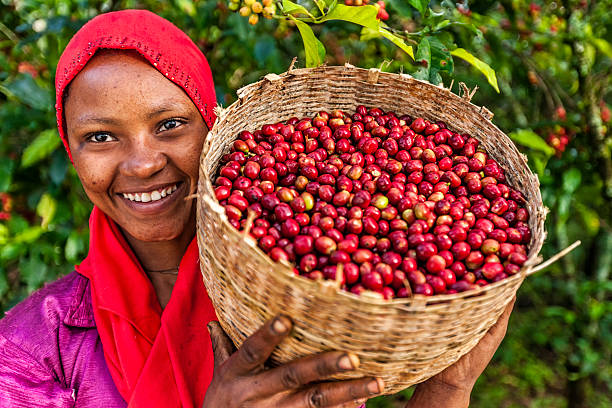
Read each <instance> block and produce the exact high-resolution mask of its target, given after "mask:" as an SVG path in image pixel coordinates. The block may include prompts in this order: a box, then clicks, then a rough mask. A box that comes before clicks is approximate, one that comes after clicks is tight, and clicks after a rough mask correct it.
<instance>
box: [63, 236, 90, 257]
mask: <svg viewBox="0 0 612 408" xmlns="http://www.w3.org/2000/svg"><path fill="white" fill-rule="evenodd" d="M85 244H86V243H85V239H84V238H83V237H82V236H81V235H79V234H78V233H77V232H76V231H72V232H71V233H70V236H69V237H68V239H67V240H66V249H65V254H66V259H67V260H68V261H70V262H78V261H79V256H80V255H81V254H82V252H83V251H84V250H85Z"/></svg>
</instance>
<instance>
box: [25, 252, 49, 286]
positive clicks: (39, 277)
mask: <svg viewBox="0 0 612 408" xmlns="http://www.w3.org/2000/svg"><path fill="white" fill-rule="evenodd" d="M48 268H49V267H48V266H47V265H46V264H45V263H44V262H42V261H41V260H40V257H38V256H32V257H28V258H23V259H22V261H21V262H19V272H20V275H21V278H22V279H23V280H24V281H25V282H26V284H27V285H28V289H29V290H33V289H36V288H37V287H39V286H40V285H42V284H43V282H44V281H45V279H46V277H47V270H48Z"/></svg>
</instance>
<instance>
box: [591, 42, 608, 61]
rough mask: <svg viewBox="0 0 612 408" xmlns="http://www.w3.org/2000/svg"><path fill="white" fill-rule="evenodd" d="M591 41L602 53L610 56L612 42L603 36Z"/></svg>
mask: <svg viewBox="0 0 612 408" xmlns="http://www.w3.org/2000/svg"><path fill="white" fill-rule="evenodd" d="M591 42H592V43H593V45H595V47H597V49H599V51H601V53H602V54H604V55H606V56H607V57H608V58H612V44H610V43H609V42H608V41H606V40H604V39H603V38H593V39H591Z"/></svg>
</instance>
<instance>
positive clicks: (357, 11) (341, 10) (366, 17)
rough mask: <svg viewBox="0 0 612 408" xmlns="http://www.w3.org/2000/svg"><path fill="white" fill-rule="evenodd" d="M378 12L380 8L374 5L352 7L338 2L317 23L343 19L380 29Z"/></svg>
mask: <svg viewBox="0 0 612 408" xmlns="http://www.w3.org/2000/svg"><path fill="white" fill-rule="evenodd" d="M377 14H378V9H377V8H376V7H374V6H360V7H352V6H345V5H344V4H338V5H336V7H334V8H333V9H331V10H330V11H329V13H327V14H326V15H325V16H323V17H322V18H320V19H319V20H317V23H322V22H324V21H330V20H342V21H348V22H350V23H354V24H359V25H360V26H363V27H368V28H371V29H372V30H376V31H378V28H379V27H380V21H379V20H378V19H377V18H376V15H377Z"/></svg>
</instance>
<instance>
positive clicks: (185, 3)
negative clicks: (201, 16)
mask: <svg viewBox="0 0 612 408" xmlns="http://www.w3.org/2000/svg"><path fill="white" fill-rule="evenodd" d="M176 3H177V5H178V6H179V8H180V9H181V10H183V12H184V13H185V14H187V15H189V16H195V14H196V8H195V6H194V4H193V1H191V0H177V1H176Z"/></svg>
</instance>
